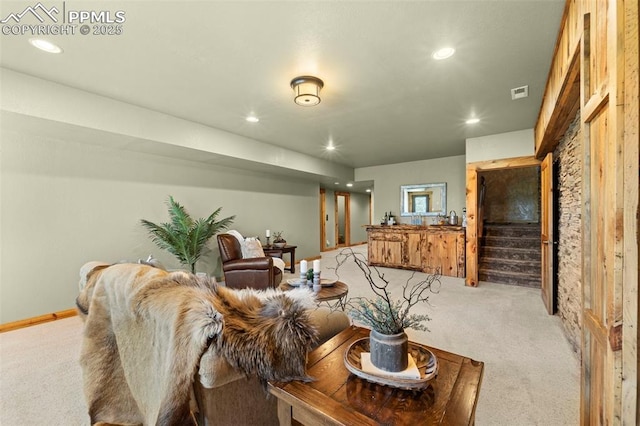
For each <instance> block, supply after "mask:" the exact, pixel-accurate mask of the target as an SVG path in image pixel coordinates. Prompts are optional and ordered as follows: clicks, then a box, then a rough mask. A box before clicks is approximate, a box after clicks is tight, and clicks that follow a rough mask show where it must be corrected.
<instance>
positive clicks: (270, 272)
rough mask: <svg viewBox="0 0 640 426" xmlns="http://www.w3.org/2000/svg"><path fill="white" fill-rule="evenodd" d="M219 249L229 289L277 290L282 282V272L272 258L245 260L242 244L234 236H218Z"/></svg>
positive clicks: (225, 280)
mask: <svg viewBox="0 0 640 426" xmlns="http://www.w3.org/2000/svg"><path fill="white" fill-rule="evenodd" d="M218 248H219V249H220V260H221V261H222V271H223V272H224V282H225V284H226V286H227V287H231V288H247V287H251V288H255V289H258V290H262V289H266V288H276V287H278V285H279V284H280V282H281V281H282V271H281V270H280V269H278V268H277V267H275V266H274V265H273V259H272V258H271V257H270V256H267V257H253V258H249V259H244V258H243V257H242V247H240V242H239V241H238V239H237V238H236V237H234V236H233V235H231V234H218Z"/></svg>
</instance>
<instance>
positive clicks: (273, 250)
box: [262, 245, 298, 274]
mask: <svg viewBox="0 0 640 426" xmlns="http://www.w3.org/2000/svg"><path fill="white" fill-rule="evenodd" d="M297 247H298V246H290V245H286V246H284V247H275V246H274V245H269V246H264V247H262V251H264V254H266V255H267V256H269V255H271V254H278V255H281V254H284V253H289V255H290V256H291V259H289V260H290V261H291V262H290V264H289V267H288V268H284V269H288V270H289V272H291V273H292V274H295V273H296V248H297ZM283 260H284V259H283Z"/></svg>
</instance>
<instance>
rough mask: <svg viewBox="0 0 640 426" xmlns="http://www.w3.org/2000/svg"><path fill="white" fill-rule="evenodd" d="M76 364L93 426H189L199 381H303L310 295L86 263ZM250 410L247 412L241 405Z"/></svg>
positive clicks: (312, 331) (311, 330)
mask: <svg viewBox="0 0 640 426" xmlns="http://www.w3.org/2000/svg"><path fill="white" fill-rule="evenodd" d="M80 288H81V290H80V294H79V296H78V297H77V299H76V305H77V309H78V312H79V313H80V315H81V317H82V318H83V320H84V322H85V328H84V338H83V343H82V351H81V356H80V363H81V366H82V370H83V383H84V393H85V397H86V399H87V404H88V407H89V416H90V418H91V423H92V424H145V425H147V424H149V425H150V424H157V425H185V424H193V420H192V419H193V418H192V415H191V410H192V408H191V407H190V399H191V395H192V384H193V381H194V379H195V378H196V374H197V373H198V374H199V376H200V381H201V382H202V383H203V385H204V386H207V387H214V386H219V385H221V384H224V383H227V382H229V381H231V380H234V379H236V378H237V376H242V375H256V376H258V377H259V378H260V379H261V380H263V381H266V380H274V381H290V380H305V381H307V380H310V378H309V377H308V375H307V374H306V356H307V352H308V350H309V348H310V347H311V345H312V344H313V343H314V342H315V339H316V337H317V330H316V328H315V326H314V325H313V322H312V321H311V320H310V317H309V314H310V312H311V310H312V309H314V308H315V303H314V296H313V293H312V292H310V291H308V290H305V289H301V291H290V292H286V293H285V292H282V291H279V290H269V291H256V290H249V289H247V290H232V289H227V288H225V287H222V286H218V285H217V284H215V283H212V282H210V280H209V279H207V278H199V277H196V276H194V275H192V274H188V273H185V272H173V273H169V272H167V271H164V270H162V269H158V268H154V267H152V266H149V265H141V264H116V265H111V266H109V265H105V264H100V263H97V262H90V263H88V264H86V265H85V266H83V268H82V269H81V277H80ZM248 408H249V409H250V407H248Z"/></svg>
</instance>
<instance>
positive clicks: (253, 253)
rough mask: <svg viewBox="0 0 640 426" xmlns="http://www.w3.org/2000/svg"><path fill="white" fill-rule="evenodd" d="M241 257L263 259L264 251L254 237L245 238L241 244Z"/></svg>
mask: <svg viewBox="0 0 640 426" xmlns="http://www.w3.org/2000/svg"><path fill="white" fill-rule="evenodd" d="M242 257H243V258H245V259H248V258H251V257H265V255H264V250H262V244H260V240H259V239H257V238H255V237H247V238H245V239H244V243H243V244H242Z"/></svg>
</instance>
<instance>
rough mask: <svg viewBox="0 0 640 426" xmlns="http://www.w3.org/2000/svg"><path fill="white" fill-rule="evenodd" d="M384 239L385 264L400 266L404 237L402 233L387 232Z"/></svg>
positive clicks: (401, 263)
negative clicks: (385, 239)
mask: <svg viewBox="0 0 640 426" xmlns="http://www.w3.org/2000/svg"><path fill="white" fill-rule="evenodd" d="M387 237H388V239H387V241H386V250H387V252H386V255H387V257H386V262H385V263H386V264H387V265H389V266H402V265H403V262H402V257H403V252H404V248H403V246H404V239H403V236H402V234H389V235H388V236H387Z"/></svg>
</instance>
